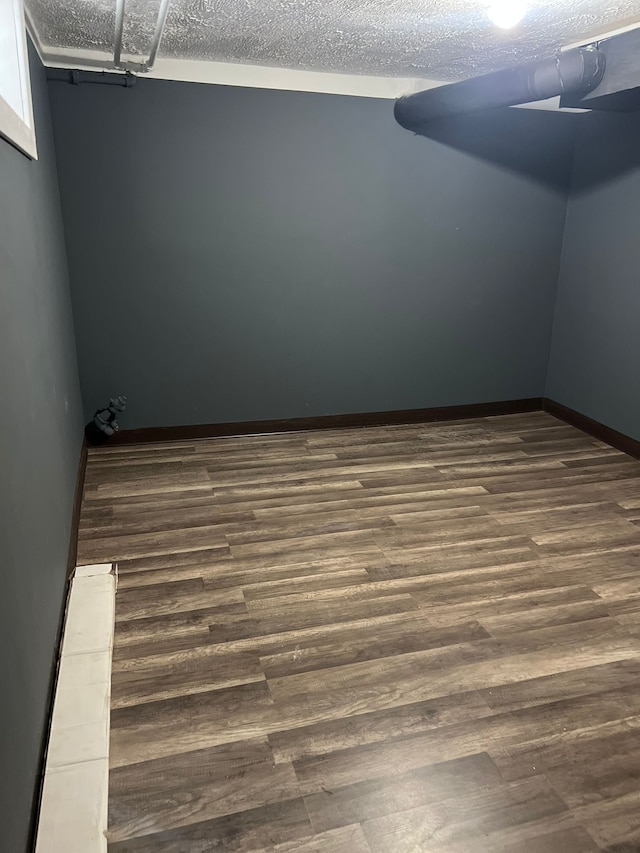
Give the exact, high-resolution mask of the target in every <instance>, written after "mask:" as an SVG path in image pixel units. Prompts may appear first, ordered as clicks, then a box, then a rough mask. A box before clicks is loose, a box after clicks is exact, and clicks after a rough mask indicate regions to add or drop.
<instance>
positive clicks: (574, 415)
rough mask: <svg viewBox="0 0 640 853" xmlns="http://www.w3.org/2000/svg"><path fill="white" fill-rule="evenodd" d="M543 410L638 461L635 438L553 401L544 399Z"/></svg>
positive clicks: (639, 444) (638, 443)
mask: <svg viewBox="0 0 640 853" xmlns="http://www.w3.org/2000/svg"><path fill="white" fill-rule="evenodd" d="M544 410H545V412H549V414H550V415H553V416H554V417H556V418H559V419H560V420H561V421H565V422H566V423H568V424H571V426H574V427H577V428H578V429H581V430H582V431H583V432H586V433H589V435H592V436H593V437H594V438H598V439H600V441H604V442H605V443H606V444H610V445H611V447H615V448H616V449H617V450H622V452H623V453H628V454H629V456H633V457H634V458H636V459H640V441H637V440H636V439H635V438H631V437H630V436H628V435H625V434H624V433H622V432H618V431H617V430H615V429H612V428H611V427H608V426H605V425H604V424H601V423H600V421H594V420H593V418H589V417H587V415H581V414H580V412H576V411H575V410H574V409H570V408H568V406H563V405H562V403H556V402H555V401H554V400H549V399H548V398H546V397H545V399H544Z"/></svg>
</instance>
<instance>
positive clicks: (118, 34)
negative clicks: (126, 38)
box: [113, 0, 125, 68]
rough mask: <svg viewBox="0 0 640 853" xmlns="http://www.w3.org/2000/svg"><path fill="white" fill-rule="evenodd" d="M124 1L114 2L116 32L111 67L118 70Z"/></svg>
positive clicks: (120, 57)
mask: <svg viewBox="0 0 640 853" xmlns="http://www.w3.org/2000/svg"><path fill="white" fill-rule="evenodd" d="M124 4H125V0H116V30H115V41H114V44H113V66H114V68H119V67H120V63H121V61H122V36H123V33H124Z"/></svg>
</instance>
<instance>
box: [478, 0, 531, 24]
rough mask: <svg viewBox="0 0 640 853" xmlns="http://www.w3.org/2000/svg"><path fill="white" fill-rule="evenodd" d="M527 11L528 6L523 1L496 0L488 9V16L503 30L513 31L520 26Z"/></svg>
mask: <svg viewBox="0 0 640 853" xmlns="http://www.w3.org/2000/svg"><path fill="white" fill-rule="evenodd" d="M526 11H527V4H526V3H524V2H521V0H494V1H493V2H492V3H490V4H489V6H488V7H487V15H488V16H489V18H490V19H491V20H492V21H493V23H494V24H495V25H496V27H501V28H502V29H503V30H508V29H511V27H515V25H516V24H519V23H520V21H521V20H522V19H523V18H524V15H525V12H526Z"/></svg>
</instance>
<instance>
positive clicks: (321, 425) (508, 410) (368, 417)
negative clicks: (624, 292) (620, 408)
mask: <svg viewBox="0 0 640 853" xmlns="http://www.w3.org/2000/svg"><path fill="white" fill-rule="evenodd" d="M540 409H542V398H541V397H532V398H529V399H526V400H505V401H501V402H498V403H472V404H470V405H466V406H440V407H438V408H434V409H404V410H402V411H394V412H364V413H358V414H349V415H320V416H318V417H310V418H288V419H283V420H271V421H242V422H239V423H224V424H193V425H191V426H174V427H148V428H145V429H127V430H121V431H120V432H119V433H117V434H116V435H115V436H114V437H113V438H112V439H110V440H109V442H108V444H109V445H110V446H113V445H123V444H146V443H147V442H151V441H195V440H197V439H201V438H220V437H224V436H233V435H262V434H264V433H274V432H298V431H302V430H316V429H347V428H349V427H366V426H393V425H398V424H419V423H432V422H435V421H455V420H463V419H467V418H486V417H490V416H492V415H514V414H521V413H523V412H537V411H540Z"/></svg>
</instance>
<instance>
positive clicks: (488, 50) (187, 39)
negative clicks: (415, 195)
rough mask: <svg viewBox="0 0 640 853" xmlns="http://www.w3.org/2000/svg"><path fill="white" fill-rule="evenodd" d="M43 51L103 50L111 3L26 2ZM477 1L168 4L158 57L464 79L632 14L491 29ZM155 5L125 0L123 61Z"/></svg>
mask: <svg viewBox="0 0 640 853" xmlns="http://www.w3.org/2000/svg"><path fill="white" fill-rule="evenodd" d="M27 5H28V7H29V10H30V12H31V14H32V17H33V19H34V21H35V24H36V27H37V29H38V32H39V34H40V37H41V39H42V42H43V44H44V46H45V49H47V48H57V49H64V48H67V49H68V48H75V49H82V50H103V51H104V50H106V51H111V50H113V41H114V21H115V0H27ZM485 5H486V4H485V2H484V0H171V5H170V8H169V14H168V17H167V24H166V29H165V34H164V38H163V41H162V45H161V48H160V54H159V55H160V57H171V58H176V59H199V60H216V61H226V62H243V63H256V64H260V65H270V66H278V67H285V68H301V69H308V70H316V71H336V72H345V73H352V74H375V75H383V76H390V77H393V76H399V77H400V76H402V77H404V76H410V77H420V76H424V77H431V78H433V79H441V80H449V79H458V78H461V77H468V76H471V75H473V74H480V73H483V72H486V71H493V70H495V69H498V68H504V67H506V66H508V65H513V64H519V63H521V62H527V61H532V60H536V59H540V58H543V57H545V56H548V55H550V54H553V53H554V51H555V50H557V49H558V48H559V47H561V46H562V45H565V44H568V43H570V42H573V41H575V40H577V39H581V38H586V37H590V36H591V34H593V33H597V32H599V31H602V28H603V27H606V26H610V27H614V26H615V25H616V23H617V22H625V20H626V19H628V18H631V16H633V15H637V14H638V2H637V0H621V2H619V3H617V4H616V3H613V2H603V0H564V2H562V3H559V2H558V0H538V2H532V4H531V10H530V11H529V13H528V14H527V16H526V18H525V19H524V21H523V22H522V23H521V24H520V26H518V27H516V28H515V29H514V30H511V31H503V30H499V29H497V28H496V27H494V26H493V25H492V24H491V22H490V21H489V20H488V18H487V17H486V14H485V11H484V7H485ZM158 6H159V0H126V12H125V31H124V42H123V45H124V51H123V52H124V53H125V54H126V53H130V54H134V55H135V56H136V57H140V58H146V54H148V50H149V45H150V41H151V36H152V34H153V29H154V26H155V21H156V16H157V12H158Z"/></svg>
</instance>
